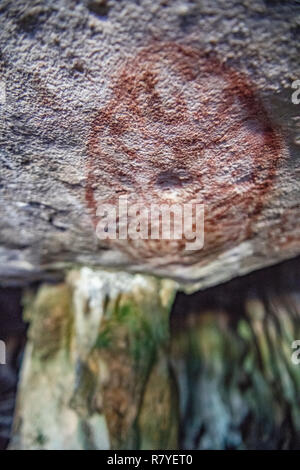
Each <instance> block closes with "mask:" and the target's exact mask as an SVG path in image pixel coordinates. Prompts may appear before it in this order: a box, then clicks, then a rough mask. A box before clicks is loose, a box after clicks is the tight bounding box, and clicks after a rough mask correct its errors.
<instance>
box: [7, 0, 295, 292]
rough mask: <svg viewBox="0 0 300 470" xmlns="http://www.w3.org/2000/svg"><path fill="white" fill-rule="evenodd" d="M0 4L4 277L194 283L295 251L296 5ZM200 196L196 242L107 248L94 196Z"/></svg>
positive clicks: (144, 0) (63, 0) (57, 0)
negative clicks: (98, 272) (90, 270)
mask: <svg viewBox="0 0 300 470" xmlns="http://www.w3.org/2000/svg"><path fill="white" fill-rule="evenodd" d="M297 3H298V2H296V1H295V2H294V1H291V2H288V3H286V2H277V1H276V2H275V1H274V2H273V1H266V0H265V1H262V0H255V1H246V0H245V1H235V0H234V1H230V2H226V4H225V3H224V2H223V1H220V0H213V1H206V0H201V1H200V0H199V1H189V2H184V1H168V0H163V1H158V2H154V3H153V2H152V1H150V0H141V1H136V2H134V1H128V2H123V1H122V2H119V1H107V2H106V1H101V0H100V1H97V0H95V1H76V2H69V1H67V0H54V1H49V2H47V4H45V3H44V2H37V1H30V2H28V1H22V0H17V1H15V2H13V3H12V2H9V1H3V2H1V6H0V22H1V33H0V52H1V55H0V67H1V69H0V82H1V93H0V114H1V122H0V126H1V132H0V139H1V148H0V165H1V184H0V192H1V195H0V211H1V221H0V266H1V271H0V279H1V282H2V283H19V284H22V283H26V282H27V281H30V280H32V279H36V278H39V279H41V278H50V277H51V276H53V275H54V276H60V273H62V271H63V270H65V269H68V268H71V267H74V266H77V265H89V266H108V267H111V268H113V267H117V268H120V267H122V269H126V270H133V271H144V272H151V273H154V274H158V275H163V276H168V277H173V278H175V279H177V280H179V281H181V282H183V283H188V285H189V287H186V288H190V289H196V288H202V287H206V286H209V285H212V284H217V283H220V282H222V281H225V280H227V279H230V278H232V277H234V276H237V275H240V274H243V273H246V272H249V271H251V270H254V269H257V268H260V267H263V266H265V265H269V264H274V263H277V262H278V261H280V260H283V259H286V258H290V257H293V256H295V255H297V254H298V253H299V252H300V234H299V224H298V219H299V215H300V214H299V207H300V206H299V202H300V196H299V194H300V191H299V168H300V167H299V159H298V155H299V142H300V134H299V117H298V116H297V115H299V106H300V105H296V104H293V103H292V101H291V96H292V93H293V91H294V90H293V89H292V88H291V85H292V82H293V81H294V80H296V79H297V78H298V79H299V77H300V70H299V56H300V55H299V47H298V44H299V37H298V36H299V21H300V20H299V5H298V4H297ZM119 194H123V195H124V194H126V195H128V196H129V198H130V201H131V202H132V201H133V202H135V201H136V199H138V200H140V201H142V203H143V205H144V206H146V207H147V205H148V204H150V202H157V201H158V202H161V201H163V202H165V201H173V202H174V201H175V202H179V203H180V204H182V203H185V202H189V201H191V200H192V199H193V197H196V196H199V195H200V198H201V200H202V202H203V203H204V208H205V211H206V212H205V221H204V222H205V240H204V248H203V250H200V251H198V252H189V253H188V254H186V253H185V252H184V250H182V246H181V245H180V244H178V243H169V242H168V243H160V242H159V243H158V242H155V243H154V244H153V243H152V244H151V243H150V242H148V241H147V242H144V241H143V242H142V243H141V244H138V243H136V242H134V243H130V242H128V243H127V242H126V241H125V242H124V243H121V244H120V243H112V242H109V243H106V242H105V241H103V240H99V239H98V238H97V236H96V233H95V220H96V219H95V204H94V202H95V198H96V196H97V198H100V200H104V201H106V202H107V201H109V202H111V201H115V200H116V197H117V195H119Z"/></svg>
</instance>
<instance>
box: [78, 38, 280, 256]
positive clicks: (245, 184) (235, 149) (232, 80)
mask: <svg viewBox="0 0 300 470" xmlns="http://www.w3.org/2000/svg"><path fill="white" fill-rule="evenodd" d="M112 80H113V81H112V96H111V99H110V101H109V102H108V104H107V105H106V106H105V107H104V108H103V109H100V110H99V112H98V113H97V115H96V116H95V117H94V119H93V122H92V124H91V130H90V135H89V141H88V156H87V167H86V171H87V184H86V202H87V205H88V207H89V210H90V212H91V215H92V220H93V223H94V224H95V227H96V226H97V224H98V223H99V220H100V219H101V215H100V216H98V213H99V211H98V212H97V210H98V207H99V205H101V204H104V203H109V204H112V205H116V206H117V205H118V199H119V197H120V196H127V198H128V202H129V206H132V205H134V204H136V203H138V204H140V205H141V207H142V208H143V210H145V211H146V212H144V213H143V217H144V219H145V217H148V216H149V213H150V206H151V205H153V204H158V205H161V204H165V205H170V204H177V205H178V204H179V205H181V207H183V206H184V205H188V204H189V203H190V202H192V201H193V203H194V202H195V201H197V202H199V203H202V204H203V207H204V245H203V247H200V248H199V247H198V249H196V250H187V248H186V241H187V240H186V237H185V234H183V236H182V237H181V238H180V237H178V238H177V239H175V240H174V239H169V240H168V239H162V237H158V238H157V239H154V238H153V237H152V238H151V229H149V233H148V234H149V236H148V238H146V237H133V236H132V237H130V236H128V237H127V238H126V237H125V238H124V239H120V237H118V236H117V237H115V239H111V238H109V237H108V238H107V239H106V240H104V241H103V243H104V244H107V245H108V246H112V247H117V248H119V249H121V250H124V251H126V252H130V254H131V255H132V256H134V257H136V258H147V257H152V258H160V259H162V260H164V259H165V258H166V257H171V258H172V259H173V260H174V261H180V262H183V263H185V262H187V263H193V262H195V261H197V260H199V259H200V258H202V257H203V256H206V255H207V254H208V253H218V252H221V251H223V250H224V249H227V248H230V247H233V246H236V245H237V244H239V243H241V242H242V241H244V240H246V239H249V238H250V237H251V235H252V228H253V224H254V222H255V220H256V219H257V216H258V215H259V213H260V211H261V210H262V208H263V206H264V203H265V200H266V197H267V196H268V194H269V193H270V189H271V187H272V182H273V180H274V176H275V174H276V168H277V167H278V162H279V160H280V157H281V155H282V151H283V146H282V140H281V136H280V133H279V131H278V130H276V129H275V128H274V126H273V125H272V123H271V121H270V118H269V117H268V115H267V112H266V111H265V110H264V107H263V105H262V103H261V102H260V100H259V99H258V97H257V96H256V93H255V90H254V87H253V85H252V84H251V83H250V82H249V80H248V79H247V78H246V77H245V76H244V75H243V74H241V73H240V72H238V71H236V70H234V69H233V68H230V67H228V66H226V65H224V64H222V63H221V62H220V61H219V60H218V59H217V58H216V57H212V56H211V55H208V54H206V53H202V52H200V51H199V50H197V49H194V48H191V47H188V46H183V45H179V44H174V43H157V44H153V45H151V46H149V47H146V48H144V49H142V50H140V52H138V53H137V55H136V57H134V58H132V59H130V60H127V61H124V64H123V65H122V66H121V67H119V68H118V70H116V71H115V72H114V74H113V75H112ZM147 209H149V212H148V215H146V216H145V213H147ZM143 210H141V213H142V212H143ZM141 213H139V214H137V215H139V216H140V215H141ZM132 218H134V216H133V215H131V216H129V219H128V223H130V220H131V222H132ZM147 220H149V219H147ZM172 220H173V219H172ZM118 223H119V220H117V226H118ZM193 224H194V225H193V228H194V229H195V228H196V219H195V220H194V219H193ZM117 231H118V230H117Z"/></svg>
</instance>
